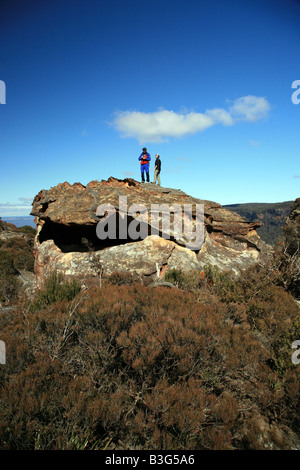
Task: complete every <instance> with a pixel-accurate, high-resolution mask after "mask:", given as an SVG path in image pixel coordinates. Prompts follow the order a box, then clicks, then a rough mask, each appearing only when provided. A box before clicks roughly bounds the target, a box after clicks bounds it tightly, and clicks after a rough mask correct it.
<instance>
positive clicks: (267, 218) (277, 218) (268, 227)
mask: <svg viewBox="0 0 300 470" xmlns="http://www.w3.org/2000/svg"><path fill="white" fill-rule="evenodd" d="M293 203H294V201H285V202H273V203H272V202H271V203H268V202H251V203H245V204H228V205H224V206H223V207H224V208H226V209H228V210H230V211H233V212H236V213H237V214H239V215H241V216H242V217H245V219H246V220H248V221H249V222H254V221H259V222H261V224H262V225H261V227H259V228H258V229H257V233H258V234H259V236H260V237H261V239H262V240H263V241H265V242H266V243H268V244H269V245H275V243H276V241H277V240H278V238H280V237H281V236H282V227H283V226H284V225H285V223H286V219H287V217H288V216H289V214H290V210H291V206H292V205H293Z"/></svg>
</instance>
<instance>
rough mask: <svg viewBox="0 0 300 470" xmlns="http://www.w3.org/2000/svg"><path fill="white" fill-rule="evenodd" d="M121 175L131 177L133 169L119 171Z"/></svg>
mask: <svg viewBox="0 0 300 470" xmlns="http://www.w3.org/2000/svg"><path fill="white" fill-rule="evenodd" d="M121 173H122V175H123V176H126V178H133V176H134V172H133V171H121Z"/></svg>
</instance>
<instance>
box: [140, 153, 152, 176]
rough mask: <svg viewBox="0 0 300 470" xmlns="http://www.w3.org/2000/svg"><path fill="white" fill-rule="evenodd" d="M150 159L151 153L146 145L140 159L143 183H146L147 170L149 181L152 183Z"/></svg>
mask: <svg viewBox="0 0 300 470" xmlns="http://www.w3.org/2000/svg"><path fill="white" fill-rule="evenodd" d="M150 160H151V157H150V153H148V152H147V149H146V147H144V148H143V152H142V153H141V155H140V156H139V161H140V162H141V175H142V183H145V176H144V173H145V172H146V178H147V183H150V178H149V162H150Z"/></svg>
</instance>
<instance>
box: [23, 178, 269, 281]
mask: <svg viewBox="0 0 300 470" xmlns="http://www.w3.org/2000/svg"><path fill="white" fill-rule="evenodd" d="M120 201H122V204H123V206H122V210H119V209H120ZM125 202H126V207H125V209H124V203H125ZM103 205H104V206H107V205H109V206H110V207H112V208H114V211H112V212H114V213H115V214H116V215H117V218H116V223H117V229H118V224H119V223H122V221H123V219H124V217H126V218H127V220H126V223H127V227H128V224H130V223H131V222H136V220H137V219H138V217H141V213H140V212H139V211H136V213H135V214H133V213H132V212H130V210H129V209H130V208H131V207H133V206H137V205H141V206H143V207H144V208H145V210H146V212H147V215H148V214H151V208H152V207H153V205H154V206H159V207H162V206H163V205H165V206H166V207H167V208H170V214H171V225H172V217H173V218H174V217H175V215H174V214H175V212H174V213H172V208H174V207H175V208H177V216H178V208H180V207H182V218H183V219H184V210H183V208H184V205H186V206H189V208H190V213H191V214H190V215H191V218H190V219H189V220H190V221H191V224H192V225H193V226H195V223H196V208H197V205H198V206H202V207H203V243H202V244H201V248H200V249H199V250H191V249H189V248H187V247H185V246H184V245H185V242H186V240H180V239H178V238H176V237H175V235H174V233H175V232H174V230H173V231H172V229H170V230H167V231H166V230H165V232H164V231H163V228H162V226H161V225H159V226H156V227H158V230H156V231H155V230H153V225H154V224H153V223H152V219H151V218H149V219H147V221H146V222H145V224H144V231H143V233H142V231H141V233H142V236H141V237H140V238H137V239H135V240H134V241H133V240H132V239H131V238H130V237H127V238H126V237H123V238H122V239H120V238H118V233H117V236H116V238H113V239H107V240H100V239H99V237H98V236H97V231H96V228H97V225H98V224H99V222H101V221H103V220H106V222H107V221H108V219H107V217H108V216H109V214H107V212H106V213H105V214H104V213H103V214H101V216H99V211H97V209H98V208H99V206H103ZM172 214H173V216H172ZM31 215H34V216H35V221H36V224H37V235H36V239H35V255H36V264H35V272H36V276H37V277H38V278H40V279H42V278H44V277H45V274H46V272H48V271H49V267H47V268H46V267H45V259H47V263H49V265H50V266H51V267H52V268H53V269H57V270H60V271H64V272H65V273H66V274H67V275H69V276H73V277H76V276H78V275H79V276H81V277H82V276H84V272H83V271H82V269H80V261H79V259H80V257H81V262H82V266H85V269H86V272H89V273H94V275H95V276H98V275H99V266H100V265H101V270H102V272H103V273H104V274H109V273H111V272H113V271H123V272H129V273H136V274H137V275H138V276H148V277H151V276H152V277H153V276H157V273H158V272H160V273H161V272H166V270H168V269H171V268H172V267H177V269H183V270H188V269H198V268H199V269H202V268H203V266H204V265H205V264H213V265H216V266H218V267H219V268H220V269H221V270H231V271H232V272H236V273H238V272H240V271H241V270H242V269H243V267H245V268H246V267H249V266H250V265H251V264H253V263H256V262H257V260H258V258H259V256H260V251H261V249H262V246H263V242H261V240H260V238H259V236H258V235H257V233H256V228H257V227H258V226H259V223H253V222H247V221H246V220H245V219H243V218H242V217H241V216H239V215H238V214H236V213H233V212H231V211H229V210H227V209H224V208H223V207H222V206H221V205H220V204H218V203H216V202H213V201H207V200H202V199H197V198H194V197H192V196H189V195H187V194H185V193H184V192H183V191H181V190H179V189H173V188H164V187H158V186H156V185H154V184H147V183H144V184H142V183H139V182H137V181H135V180H133V179H131V178H126V179H124V180H119V179H116V178H113V177H111V178H109V179H108V180H102V181H96V180H94V181H91V182H90V183H89V184H87V185H86V186H84V185H82V184H81V183H74V184H73V185H71V184H70V183H68V182H65V183H61V184H58V185H57V186H55V187H52V188H50V189H49V190H41V191H40V192H39V193H38V194H37V196H36V197H35V199H34V201H33V204H32V211H31ZM110 216H111V214H110ZM105 218H106V219H105ZM161 218H162V215H161V216H160V221H159V223H160V224H161ZM182 224H183V225H184V221H183V222H182ZM174 226H175V225H174ZM140 227H141V224H140ZM51 240H52V243H48V242H49V241H51ZM46 242H47V243H46ZM45 243H46V245H45ZM66 254H68V256H67V257H66V256H65V255H66ZM72 254H73V261H74V260H75V259H76V260H77V261H76V263H75V264H74V262H73V269H71V268H70V265H72V263H71V264H70V263H69V261H70V259H71V258H72ZM78 255H80V256H78ZM67 260H68V263H69V264H66V265H65V266H64V263H67ZM75 265H76V267H75ZM88 265H89V267H87V266H88ZM43 266H44V267H43Z"/></svg>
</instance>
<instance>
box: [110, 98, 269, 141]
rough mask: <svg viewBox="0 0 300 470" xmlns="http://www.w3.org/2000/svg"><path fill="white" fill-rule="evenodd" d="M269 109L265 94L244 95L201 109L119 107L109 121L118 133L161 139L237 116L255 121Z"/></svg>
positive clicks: (230, 122)
mask: <svg viewBox="0 0 300 470" xmlns="http://www.w3.org/2000/svg"><path fill="white" fill-rule="evenodd" d="M269 110H270V105H269V103H268V101H267V100H266V99H265V98H260V97H256V96H244V97H242V98H238V99H237V100H235V101H234V102H233V105H232V106H231V107H230V108H229V110H225V109H223V108H214V109H209V110H206V111H205V113H196V112H190V113H188V112H185V113H176V112H175V111H172V110H166V109H159V110H158V111H155V112H149V113H146V112H141V111H120V112H118V113H116V115H115V118H114V121H113V123H112V124H113V126H114V127H115V128H116V129H117V130H118V131H119V132H120V133H121V135H122V137H133V138H136V139H137V140H138V141H139V142H140V143H141V144H142V143H146V142H165V141H167V140H168V139H169V138H179V137H183V136H186V135H190V134H196V133H198V132H203V131H205V130H206V129H208V128H209V127H212V126H214V125H216V124H221V125H223V126H231V125H233V124H235V122H237V121H240V120H244V121H256V120H257V119H261V118H263V117H265V116H266V115H267V114H268V112H269Z"/></svg>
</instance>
